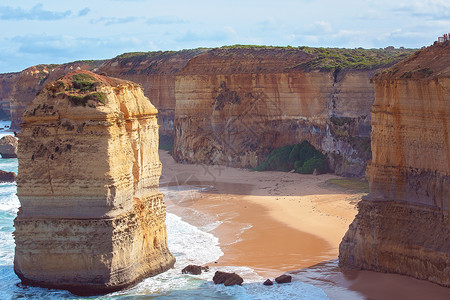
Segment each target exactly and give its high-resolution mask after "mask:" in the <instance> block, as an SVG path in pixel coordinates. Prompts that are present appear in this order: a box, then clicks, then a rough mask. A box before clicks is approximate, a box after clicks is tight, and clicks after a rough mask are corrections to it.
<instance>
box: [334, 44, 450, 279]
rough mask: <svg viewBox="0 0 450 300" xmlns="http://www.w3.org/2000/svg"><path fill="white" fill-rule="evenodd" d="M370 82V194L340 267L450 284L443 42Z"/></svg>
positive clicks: (448, 123) (448, 77) (449, 136)
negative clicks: (373, 97) (403, 275)
mask: <svg viewBox="0 0 450 300" xmlns="http://www.w3.org/2000/svg"><path fill="white" fill-rule="evenodd" d="M374 84H375V102H374V104H373V107H372V151H373V158H372V162H371V163H370V165H369V167H368V170H367V176H368V179H369V183H370V193H369V195H368V196H367V197H366V198H365V199H364V200H363V201H362V202H361V203H360V205H359V213H358V215H357V216H356V218H355V220H354V221H353V223H352V224H351V225H350V228H349V230H348V232H347V234H346V235H345V237H344V238H343V240H342V243H341V245H340V251H339V258H340V264H341V266H344V267H350V268H360V269H367V270H374V271H381V272H393V273H400V274H405V275H410V276H413V277H416V278H419V279H425V280H429V281H431V282H435V283H438V284H441V285H444V286H448V287H450V234H449V229H450V220H449V206H450V205H449V204H450V144H449V142H450V43H448V42H447V43H445V44H438V45H436V46H431V47H428V48H426V49H424V50H421V51H420V52H419V53H417V54H416V55H413V56H412V57H411V58H409V59H407V60H405V61H403V62H401V63H399V64H397V65H395V66H393V67H392V68H390V69H389V70H388V71H386V72H383V74H381V75H379V76H376V77H375V78H374Z"/></svg>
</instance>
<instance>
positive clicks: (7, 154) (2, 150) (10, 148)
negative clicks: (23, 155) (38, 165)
mask: <svg viewBox="0 0 450 300" xmlns="http://www.w3.org/2000/svg"><path fill="white" fill-rule="evenodd" d="M17 144H18V142H17V139H16V138H15V137H13V136H11V135H7V136H4V137H2V138H1V139H0V154H1V155H2V158H16V157H17Z"/></svg>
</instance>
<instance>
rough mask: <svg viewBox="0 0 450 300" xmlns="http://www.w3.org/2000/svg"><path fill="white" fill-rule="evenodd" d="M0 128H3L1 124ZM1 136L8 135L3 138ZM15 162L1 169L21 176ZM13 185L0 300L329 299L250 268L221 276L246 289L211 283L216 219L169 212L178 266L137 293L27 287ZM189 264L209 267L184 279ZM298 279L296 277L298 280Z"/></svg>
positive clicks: (4, 227) (0, 261)
mask: <svg viewBox="0 0 450 300" xmlns="http://www.w3.org/2000/svg"><path fill="white" fill-rule="evenodd" d="M0 126H1V125H0ZM0 135H4V134H3V133H2V134H0ZM17 167H18V163H17V159H0V169H1V170H4V171H13V172H16V173H17ZM16 191H17V186H16V184H15V183H0V299H2V300H3V299H328V298H327V296H326V294H325V293H324V292H323V290H321V289H320V288H318V287H315V286H313V285H310V284H306V283H303V282H301V281H295V282H292V283H289V284H283V285H273V286H270V287H266V286H263V285H262V282H263V281H264V280H265V278H262V277H260V276H259V275H258V274H256V273H255V272H254V271H253V270H252V269H250V268H248V267H245V266H242V267H235V266H230V267H220V270H221V271H226V272H236V273H238V274H239V275H241V276H242V277H243V278H244V284H243V285H242V286H234V287H224V286H223V285H215V284H213V283H212V277H213V275H214V272H215V271H216V270H219V268H216V267H214V261H216V260H217V259H218V258H219V257H220V256H221V255H223V252H222V251H221V249H220V245H219V240H218V239H217V237H215V236H214V235H212V234H211V233H210V232H209V231H210V230H211V229H213V228H214V227H215V226H217V225H218V224H215V223H214V222H215V221H214V219H211V220H210V222H206V223H205V224H204V226H197V227H196V226H193V225H190V224H189V223H187V222H184V221H183V220H182V219H181V218H180V217H178V216H177V215H175V214H172V213H167V221H166V224H167V234H168V243H169V248H170V250H171V252H172V253H173V254H174V256H175V257H176V259H177V262H176V264H175V267H174V268H173V269H171V270H169V271H167V272H165V273H163V274H159V275H157V276H154V277H150V278H147V279H145V280H144V281H142V282H141V283H139V284H138V285H136V286H135V287H133V288H130V289H128V290H125V291H121V292H116V293H112V294H108V295H103V296H96V297H83V298H82V297H77V296H75V295H73V294H71V293H69V292H67V291H62V290H52V289H45V288H38V287H28V286H24V285H22V284H21V283H20V280H19V279H18V277H17V276H16V275H15V274H14V271H13V261H14V239H13V236H12V233H13V231H14V227H13V220H14V217H15V216H16V213H17V210H18V208H19V206H20V202H19V200H18V198H17V196H16ZM162 191H163V192H164V193H166V194H167V195H168V197H177V196H180V197H181V196H182V195H183V193H186V190H183V189H180V188H176V189H171V188H162ZM189 264H198V265H209V266H210V267H211V269H210V271H209V272H204V273H203V274H202V275H199V276H194V275H186V274H181V269H182V268H184V267H185V266H187V265H189ZM294 279H295V276H294Z"/></svg>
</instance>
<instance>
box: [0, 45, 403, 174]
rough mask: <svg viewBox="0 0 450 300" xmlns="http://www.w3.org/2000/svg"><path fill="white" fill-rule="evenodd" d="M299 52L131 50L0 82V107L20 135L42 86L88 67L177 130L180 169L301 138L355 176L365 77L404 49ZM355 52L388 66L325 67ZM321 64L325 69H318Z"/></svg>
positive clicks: (245, 160) (258, 153)
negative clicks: (138, 92) (120, 83)
mask: <svg viewBox="0 0 450 300" xmlns="http://www.w3.org/2000/svg"><path fill="white" fill-rule="evenodd" d="M302 49H303V48H289V47H287V48H279V47H248V46H236V47H224V48H220V49H193V50H182V51H166V52H161V51H159V52H147V53H144V52H142V53H141V52H138V53H125V54H122V55H119V56H117V57H116V58H113V59H111V60H106V61H103V62H101V61H93V62H89V63H87V62H75V63H69V64H65V65H60V66H43V65H41V66H36V67H32V68H29V69H26V70H24V71H23V72H20V73H10V74H0V105H1V108H2V109H3V112H4V113H5V115H6V114H9V113H10V114H11V119H12V123H13V125H12V126H13V128H14V129H18V127H19V125H20V122H21V115H22V112H23V111H24V110H25V107H26V105H28V104H29V103H30V102H31V100H32V99H33V98H34V95H35V94H36V92H39V91H40V90H41V89H42V87H43V86H44V84H45V83H46V82H49V80H54V79H56V78H58V76H60V75H63V74H66V73H67V72H68V71H70V70H71V69H78V68H81V69H89V70H93V71H95V72H96V73H98V74H107V75H110V76H113V77H117V78H122V79H127V80H131V81H133V82H136V83H139V84H141V85H142V88H143V90H144V94H145V95H146V96H147V97H149V98H150V99H152V101H153V103H154V105H155V106H156V108H157V109H158V110H159V113H158V115H159V116H158V124H159V125H160V128H159V133H160V134H162V135H167V136H173V135H174V132H175V131H174V130H175V127H177V129H176V135H177V137H176V138H175V139H176V142H175V153H174V154H175V158H176V159H177V160H179V161H187V162H192V163H207V164H226V165H230V166H238V167H254V166H255V165H256V164H258V163H259V162H261V161H262V160H264V159H265V158H266V156H267V155H268V153H270V151H271V150H273V149H274V148H277V147H280V146H284V145H288V144H289V145H292V144H296V143H299V142H301V141H302V140H304V139H306V140H308V141H310V142H311V143H312V144H314V145H315V146H316V147H318V148H319V149H321V150H322V151H323V152H325V153H327V154H329V155H328V156H329V161H330V167H331V169H332V170H335V172H336V173H337V174H341V175H349V176H351V175H363V174H364V170H365V166H366V161H367V160H368V159H369V158H370V139H369V133H370V114H369V113H368V112H369V109H370V106H371V105H372V102H373V99H374V91H373V86H372V85H371V84H370V80H369V79H370V77H371V76H372V75H373V74H375V72H377V70H378V69H380V68H383V67H386V66H388V65H390V64H392V63H394V62H397V61H399V60H400V58H399V55H402V54H405V55H406V54H407V53H411V51H408V50H398V49H397V50H362V49H340V50H339V51H336V49H334V50H333V49H331V50H330V49H328V50H327V49H315V50H314V49H313V48H308V49H307V48H304V49H303V50H302ZM330 51H331V52H330ZM377 51H378V52H377ZM376 52H377V53H376ZM355 54H356V58H357V60H359V59H361V60H362V62H361V64H363V65H364V63H365V62H366V60H367V61H370V59H371V58H372V57H377V56H380V57H384V58H386V59H385V60H384V59H382V60H378V61H379V62H380V63H379V64H378V65H373V64H372V65H371V66H370V67H369V68H365V67H362V68H361V66H360V67H357V68H352V67H348V66H347V67H342V68H341V66H333V64H334V63H337V64H338V65H339V64H341V62H342V61H346V62H347V63H349V62H350V59H353V58H354V57H353V56H352V55H355ZM345 57H350V59H348V58H345ZM378 58H379V57H378ZM329 59H330V60H332V63H331V64H330V65H331V66H332V67H331V68H329V67H330V65H328V66H326V63H325V65H324V64H322V65H320V64H317V61H321V62H322V63H323V62H328V60H329ZM357 60H353V64H355V63H356V64H358V61H357ZM319 70H321V71H319ZM175 111H176V112H175ZM0 116H1V111H0ZM175 123H176V124H177V125H176V126H175V125H174V124H175ZM208 135H210V136H208ZM194 150H195V151H194Z"/></svg>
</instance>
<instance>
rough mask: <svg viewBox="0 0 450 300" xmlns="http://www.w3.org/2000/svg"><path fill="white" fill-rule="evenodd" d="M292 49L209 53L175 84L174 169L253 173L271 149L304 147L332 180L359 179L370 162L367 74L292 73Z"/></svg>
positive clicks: (299, 58) (299, 54) (297, 60)
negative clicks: (218, 167) (321, 157)
mask: <svg viewBox="0 0 450 300" xmlns="http://www.w3.org/2000/svg"><path fill="white" fill-rule="evenodd" d="M311 57H312V55H311V54H308V53H306V52H303V51H301V50H298V49H294V50H285V49H231V50H230V49H214V50H211V51H209V52H206V53H204V54H201V55H199V56H197V57H195V58H193V59H192V60H191V61H190V62H189V63H188V64H187V65H186V67H185V68H184V69H183V70H181V71H180V72H179V74H178V75H177V76H176V79H175V98H176V111H175V145H174V151H173V154H174V157H175V159H176V160H178V161H183V162H190V163H205V164H224V165H229V166H234V167H255V166H256V165H258V164H259V163H261V162H262V161H263V160H264V159H265V158H266V157H267V155H268V154H269V153H270V152H271V151H272V150H273V149H275V148H278V147H281V146H284V145H292V144H296V143H300V142H301V141H302V140H307V141H309V142H310V143H311V144H313V145H314V146H316V147H317V148H319V149H321V150H322V151H323V152H325V153H327V154H329V157H330V162H331V168H332V169H334V170H336V172H337V173H338V174H343V175H350V176H352V175H353V176H355V175H356V176H362V175H363V174H364V170H365V164H366V160H367V159H369V158H370V143H369V134H370V115H369V108H370V106H371V104H372V102H373V86H372V84H371V83H370V77H371V76H372V75H373V74H374V73H375V72H376V71H375V70H372V71H356V70H354V71H341V72H320V71H317V70H316V71H315V70H309V71H307V70H305V69H302V68H296V67H295V66H298V65H300V64H302V63H305V62H308V61H309V60H311Z"/></svg>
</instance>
